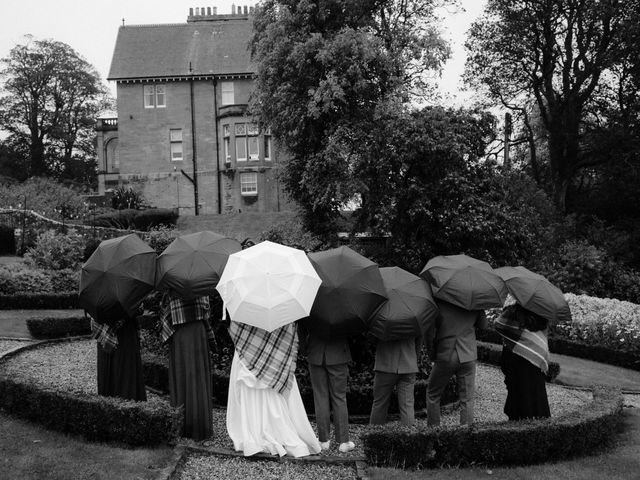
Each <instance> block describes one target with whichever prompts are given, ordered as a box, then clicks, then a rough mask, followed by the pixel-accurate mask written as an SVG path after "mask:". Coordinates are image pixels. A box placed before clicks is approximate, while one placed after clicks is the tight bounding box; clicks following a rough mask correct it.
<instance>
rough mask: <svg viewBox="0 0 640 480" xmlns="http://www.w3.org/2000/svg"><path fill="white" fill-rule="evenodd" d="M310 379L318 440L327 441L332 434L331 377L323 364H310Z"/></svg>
mask: <svg viewBox="0 0 640 480" xmlns="http://www.w3.org/2000/svg"><path fill="white" fill-rule="evenodd" d="M309 380H310V381H311V388H312V389H313V406H314V410H315V413H316V425H317V426H318V440H320V442H326V441H328V440H329V439H330V435H331V412H330V410H329V377H328V376H327V372H326V370H325V369H324V367H323V366H322V365H312V364H309Z"/></svg>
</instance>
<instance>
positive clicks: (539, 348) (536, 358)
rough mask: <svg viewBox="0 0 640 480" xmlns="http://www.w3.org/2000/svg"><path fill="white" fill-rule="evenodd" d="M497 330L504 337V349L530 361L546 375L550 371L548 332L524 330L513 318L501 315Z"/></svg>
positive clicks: (497, 322) (496, 323)
mask: <svg viewBox="0 0 640 480" xmlns="http://www.w3.org/2000/svg"><path fill="white" fill-rule="evenodd" d="M495 328H496V330H497V331H498V333H499V334H500V335H501V336H502V339H503V343H504V348H506V349H507V350H508V351H511V352H513V353H515V354H516V355H520V356H521V357H522V358H524V359H525V360H528V361H529V362H531V363H532V364H534V365H535V366H536V367H538V368H539V369H540V370H542V371H543V372H544V373H545V374H546V373H548V371H549V345H548V343H547V331H546V330H539V331H537V332H532V331H530V330H527V329H526V328H522V327H521V326H520V324H519V323H518V322H517V321H516V320H515V319H513V318H509V317H505V316H504V315H501V316H500V318H498V319H497V320H496V322H495Z"/></svg>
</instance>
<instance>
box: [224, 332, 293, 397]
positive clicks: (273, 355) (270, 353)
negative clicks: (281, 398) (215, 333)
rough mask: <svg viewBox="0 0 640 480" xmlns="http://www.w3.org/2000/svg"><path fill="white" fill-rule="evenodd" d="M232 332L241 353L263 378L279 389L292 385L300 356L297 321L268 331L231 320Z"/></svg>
mask: <svg viewBox="0 0 640 480" xmlns="http://www.w3.org/2000/svg"><path fill="white" fill-rule="evenodd" d="M229 334H230V335H231V338H232V339H233V343H234V344H235V347H236V351H237V352H238V356H239V357H240V358H241V359H242V360H243V361H244V363H245V365H246V366H247V368H248V369H249V371H251V373H253V374H254V375H255V376H256V377H257V378H258V379H259V380H260V381H262V382H264V383H266V384H267V385H268V386H269V387H270V388H273V389H274V390H276V391H277V392H279V393H284V392H285V391H287V390H290V389H291V387H292V385H293V375H294V372H295V369H296V357H297V356H298V335H297V333H296V325H295V322H294V323H290V324H288V325H285V326H283V327H280V328H277V329H275V330H274V331H273V332H267V331H266V330H263V329H261V328H257V327H253V326H251V325H245V324H244V323H238V322H233V321H232V322H230V324H229Z"/></svg>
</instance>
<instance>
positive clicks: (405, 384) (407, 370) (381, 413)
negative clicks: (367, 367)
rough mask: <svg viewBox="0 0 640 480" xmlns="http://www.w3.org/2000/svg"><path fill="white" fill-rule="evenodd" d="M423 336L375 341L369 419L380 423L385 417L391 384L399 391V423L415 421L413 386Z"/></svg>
mask: <svg viewBox="0 0 640 480" xmlns="http://www.w3.org/2000/svg"><path fill="white" fill-rule="evenodd" d="M421 346H422V337H414V338H411V337H409V338H406V339H402V340H393V341H386V342H383V341H379V342H378V343H377V344H376V360H375V366H374V371H375V374H374V377H373V405H372V407H371V416H370V418H369V423H370V424H371V425H380V424H383V423H385V422H386V421H387V412H388V411H389V403H390V402H391V394H392V393H393V388H394V387H396V388H397V391H398V410H399V412H400V423H402V424H403V425H413V424H414V423H415V411H414V406H413V404H414V396H413V392H414V386H415V383H416V374H417V373H418V356H419V352H420V348H421Z"/></svg>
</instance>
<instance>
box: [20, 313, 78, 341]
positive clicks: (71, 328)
mask: <svg viewBox="0 0 640 480" xmlns="http://www.w3.org/2000/svg"><path fill="white" fill-rule="evenodd" d="M27 328H28V329H29V332H30V333H31V335H32V336H33V338H38V339H55V338H60V337H77V336H80V335H90V334H91V321H90V318H89V317H88V316H86V315H83V316H78V315H72V316H68V317H41V318H28V319H27Z"/></svg>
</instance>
